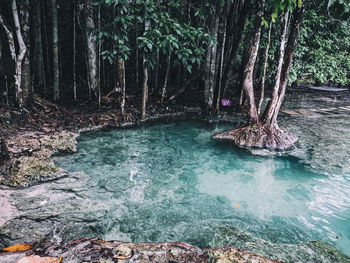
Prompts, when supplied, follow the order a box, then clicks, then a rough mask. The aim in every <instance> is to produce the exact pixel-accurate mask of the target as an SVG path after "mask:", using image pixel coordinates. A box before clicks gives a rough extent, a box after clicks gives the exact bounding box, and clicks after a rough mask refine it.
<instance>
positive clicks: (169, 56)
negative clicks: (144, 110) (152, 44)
mask: <svg viewBox="0 0 350 263" xmlns="http://www.w3.org/2000/svg"><path fill="white" fill-rule="evenodd" d="M170 62H171V51H170V52H169V55H168V59H167V66H166V72H165V79H164V84H163V89H162V97H161V99H160V103H161V104H163V102H164V99H165V95H166V92H167V85H168V79H169V72H170Z"/></svg>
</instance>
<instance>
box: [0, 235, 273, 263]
mask: <svg viewBox="0 0 350 263" xmlns="http://www.w3.org/2000/svg"><path fill="white" fill-rule="evenodd" d="M39 257H41V259H42V258H44V259H45V258H46V259H47V258H51V260H52V262H59V260H62V261H61V262H70V263H80V262H98V263H107V262H120V263H122V262H125V263H127V262H145V263H146V262H159V263H163V262H164V263H165V262H173V263H175V262H185V263H186V262H188V263H195V262H198V263H209V262H216V263H226V262H250V263H278V262H279V261H275V260H270V259H267V258H264V257H261V256H259V255H256V254H253V253H249V252H247V251H243V250H240V249H236V248H232V247H222V248H210V249H200V248H198V247H195V246H191V245H189V244H186V243H183V242H165V243H156V244H145V243H144V244H134V243H124V242H119V241H109V242H107V241H103V240H100V239H97V238H96V239H86V238H83V239H79V240H76V241H72V242H69V243H68V244H65V245H62V246H58V245H50V244H47V245H46V246H44V247H36V248H34V249H32V250H29V251H25V252H14V253H12V252H3V253H0V262H1V263H5V262H6V263H10V262H17V261H18V262H21V263H22V262H51V261H39V260H40V258H39ZM55 259H56V260H55ZM21 260H22V261H21ZM25 260H27V261H25ZM30 260H33V261H30ZM34 260H38V261H34Z"/></svg>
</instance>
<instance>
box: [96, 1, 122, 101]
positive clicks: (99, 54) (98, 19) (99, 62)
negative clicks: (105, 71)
mask: <svg viewBox="0 0 350 263" xmlns="http://www.w3.org/2000/svg"><path fill="white" fill-rule="evenodd" d="M97 21H98V30H99V31H101V6H100V5H99V6H98V14H97ZM101 45H102V43H101V41H99V42H98V46H97V58H98V80H97V81H98V82H97V83H98V107H99V108H101V99H102V95H101V48H102V47H101ZM124 68H125V66H124ZM124 75H125V72H124ZM124 79H125V76H124Z"/></svg>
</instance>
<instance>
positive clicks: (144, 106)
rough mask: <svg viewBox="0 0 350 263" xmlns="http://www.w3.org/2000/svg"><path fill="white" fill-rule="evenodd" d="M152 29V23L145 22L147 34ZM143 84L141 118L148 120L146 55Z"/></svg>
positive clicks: (143, 64)
mask: <svg viewBox="0 0 350 263" xmlns="http://www.w3.org/2000/svg"><path fill="white" fill-rule="evenodd" d="M149 27H150V22H149V21H146V22H145V32H147V31H148V29H149ZM142 66H143V84H142V109H141V118H142V119H145V118H146V110H147V99H148V65H147V60H146V55H145V54H144V55H143V63H142Z"/></svg>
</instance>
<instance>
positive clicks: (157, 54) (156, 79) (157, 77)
mask: <svg viewBox="0 0 350 263" xmlns="http://www.w3.org/2000/svg"><path fill="white" fill-rule="evenodd" d="M158 79H159V50H158V49H157V53H156V66H155V71H154V87H153V88H152V91H151V94H153V89H155V90H156V93H157V95H158V93H159V90H158Z"/></svg>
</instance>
